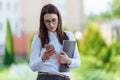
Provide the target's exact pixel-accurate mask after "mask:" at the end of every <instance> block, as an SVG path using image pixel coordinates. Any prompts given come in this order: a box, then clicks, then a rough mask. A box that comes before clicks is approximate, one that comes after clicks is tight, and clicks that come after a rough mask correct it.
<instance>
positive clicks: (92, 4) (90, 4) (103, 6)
mask: <svg viewBox="0 0 120 80" xmlns="http://www.w3.org/2000/svg"><path fill="white" fill-rule="evenodd" d="M112 1H113V0H84V13H85V14H86V15H89V14H91V13H94V14H99V13H100V12H103V11H108V10H109V9H110V7H109V5H110V3H112Z"/></svg>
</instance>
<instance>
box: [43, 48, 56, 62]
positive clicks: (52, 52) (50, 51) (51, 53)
mask: <svg viewBox="0 0 120 80" xmlns="http://www.w3.org/2000/svg"><path fill="white" fill-rule="evenodd" d="M55 54H56V51H55V49H54V48H49V49H46V52H45V53H44V54H43V56H42V61H43V62H45V61H46V60H48V59H50V57H52V56H54V55H55Z"/></svg>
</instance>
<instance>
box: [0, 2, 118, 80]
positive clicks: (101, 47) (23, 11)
mask: <svg viewBox="0 0 120 80" xmlns="http://www.w3.org/2000/svg"><path fill="white" fill-rule="evenodd" d="M48 3H52V4H54V5H56V6H57V8H58V9H59V10H60V13H61V15H62V21H63V29H64V30H70V31H72V32H73V33H74V35H75V37H76V41H77V43H78V48H79V52H80V57H81V65H80V67H78V68H75V69H72V70H71V72H72V73H71V79H72V80H120V0H92V1H91V0H74V1H73V0H0V76H2V77H0V80H35V79H36V75H37V73H36V72H32V71H31V70H30V68H29V55H30V46H31V42H32V39H33V37H34V35H35V34H37V33H38V29H39V18H40V11H41V8H42V6H43V5H45V4H48Z"/></svg>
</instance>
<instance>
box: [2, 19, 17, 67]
mask: <svg viewBox="0 0 120 80" xmlns="http://www.w3.org/2000/svg"><path fill="white" fill-rule="evenodd" d="M6 26H7V31H6V32H7V33H6V42H5V55H4V65H11V64H12V63H14V62H15V59H14V50H13V39H12V32H11V26H10V22H9V20H7V23H6Z"/></svg>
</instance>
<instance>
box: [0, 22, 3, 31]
mask: <svg viewBox="0 0 120 80" xmlns="http://www.w3.org/2000/svg"><path fill="white" fill-rule="evenodd" d="M2 28H3V24H2V23H1V22H0V32H2Z"/></svg>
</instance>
